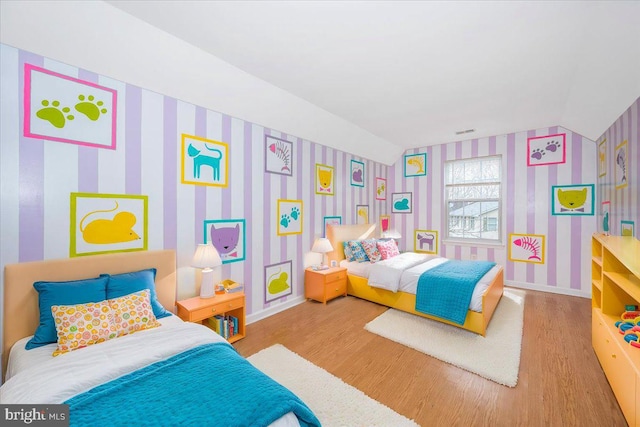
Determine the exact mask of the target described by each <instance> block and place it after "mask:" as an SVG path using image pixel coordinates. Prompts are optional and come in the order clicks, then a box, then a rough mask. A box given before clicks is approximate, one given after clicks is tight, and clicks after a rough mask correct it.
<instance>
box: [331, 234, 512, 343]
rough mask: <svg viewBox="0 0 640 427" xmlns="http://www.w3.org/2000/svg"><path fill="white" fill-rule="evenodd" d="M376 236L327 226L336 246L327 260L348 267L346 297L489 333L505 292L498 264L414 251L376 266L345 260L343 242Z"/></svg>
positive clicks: (473, 330)
mask: <svg viewBox="0 0 640 427" xmlns="http://www.w3.org/2000/svg"><path fill="white" fill-rule="evenodd" d="M376 236H377V230H376V226H375V225H373V224H355V225H338V226H328V227H327V238H328V239H329V241H330V242H331V245H332V247H333V248H334V251H333V252H330V253H329V254H328V257H329V259H330V260H331V261H336V262H338V263H339V265H340V266H342V267H345V268H347V278H348V280H347V294H348V295H352V296H355V297H358V298H362V299H366V300H368V301H372V302H375V303H378V304H382V305H386V306H388V307H391V308H395V309H398V310H402V311H406V312H408V313H412V314H416V315H418V316H422V317H427V318H430V319H433V320H438V321H440V322H443V323H447V324H450V325H454V326H457V327H460V328H463V329H466V330H469V331H471V332H475V333H477V334H480V335H483V336H484V335H485V334H486V330H487V326H488V325H489V322H490V320H491V317H492V316H493V313H494V311H495V308H496V307H497V305H498V303H499V301H500V298H501V297H502V292H503V288H504V275H503V269H502V267H501V266H500V265H496V264H495V263H487V262H482V261H480V262H470V261H459V260H449V259H447V258H443V257H439V256H436V255H429V254H425V253H414V252H405V253H402V254H399V255H397V256H394V257H392V258H388V259H384V260H382V261H377V262H374V263H371V262H358V261H347V260H345V254H344V251H343V250H341V248H342V247H343V244H342V243H343V242H345V241H349V240H366V239H371V238H375V237H376ZM421 281H422V282H423V283H422V287H421V288H420V287H419V282H421ZM458 285H460V286H458Z"/></svg>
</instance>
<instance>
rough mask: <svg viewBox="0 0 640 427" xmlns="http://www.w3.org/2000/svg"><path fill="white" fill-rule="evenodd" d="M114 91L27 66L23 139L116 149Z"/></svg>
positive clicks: (116, 98) (116, 99) (25, 73)
mask: <svg viewBox="0 0 640 427" xmlns="http://www.w3.org/2000/svg"><path fill="white" fill-rule="evenodd" d="M117 101H118V93H117V91H116V90H115V89H111V88H108V87H105V86H100V85H98V84H95V83H92V82H88V81H86V80H81V79H78V78H75V77H71V76H67V75H64V74H60V73H57V72H54V71H51V70H47V69H45V68H42V67H38V66H35V65H33V64H25V65H24V136H25V137H28V138H38V139H45V140H49V141H56V142H64V143H69V144H76V145H84V146H88V147H95V148H106V149H110V150H115V148H116V118H117Z"/></svg>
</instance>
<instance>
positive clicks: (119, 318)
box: [109, 289, 160, 337]
mask: <svg viewBox="0 0 640 427" xmlns="http://www.w3.org/2000/svg"><path fill="white" fill-rule="evenodd" d="M109 306H110V307H111V309H112V310H113V312H114V313H113V316H114V323H115V326H116V331H117V332H118V336H119V337H121V336H123V335H128V334H132V333H134V332H137V331H141V330H143V329H151V328H155V327H157V326H160V322H158V321H157V320H156V316H155V315H154V314H153V308H152V306H151V301H150V292H149V289H144V290H142V291H138V292H134V293H132V294H129V295H125V296H123V297H120V298H115V299H110V300H109Z"/></svg>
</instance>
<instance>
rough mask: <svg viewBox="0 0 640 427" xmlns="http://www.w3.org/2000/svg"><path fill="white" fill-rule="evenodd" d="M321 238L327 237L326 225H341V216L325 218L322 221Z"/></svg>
mask: <svg viewBox="0 0 640 427" xmlns="http://www.w3.org/2000/svg"><path fill="white" fill-rule="evenodd" d="M322 222H323V226H322V237H327V225H341V224H342V217H341V216H325V217H324V218H323V220H322Z"/></svg>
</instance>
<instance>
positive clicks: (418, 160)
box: [403, 153, 427, 178]
mask: <svg viewBox="0 0 640 427" xmlns="http://www.w3.org/2000/svg"><path fill="white" fill-rule="evenodd" d="M403 166H404V168H403V169H404V177H405V178H410V177H413V176H427V153H417V154H405V155H404V162H403Z"/></svg>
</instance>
